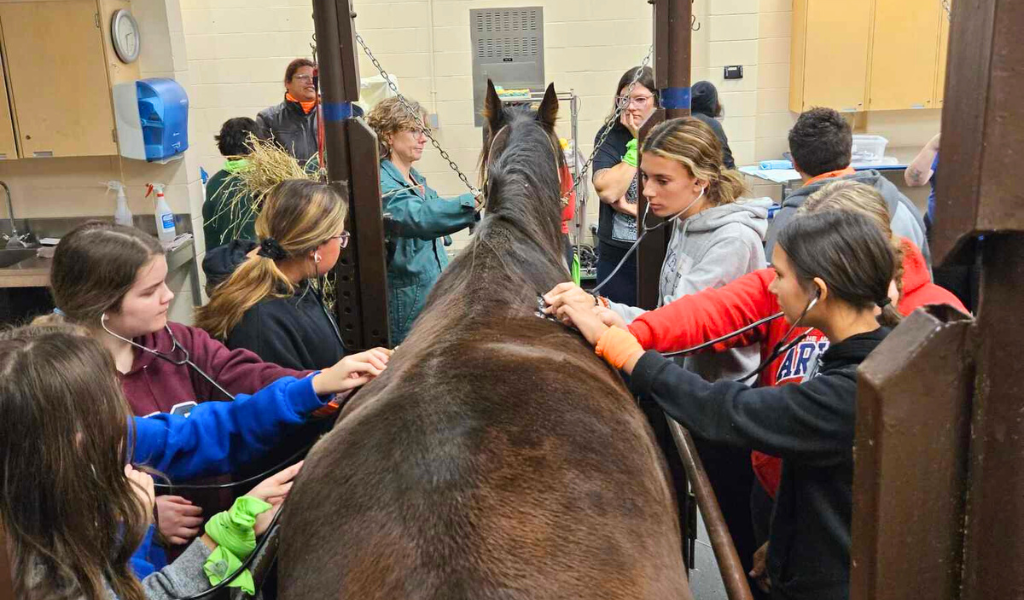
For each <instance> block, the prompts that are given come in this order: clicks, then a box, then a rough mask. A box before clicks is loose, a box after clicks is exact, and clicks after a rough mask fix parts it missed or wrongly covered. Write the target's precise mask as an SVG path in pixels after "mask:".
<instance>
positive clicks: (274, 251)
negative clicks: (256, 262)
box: [256, 238, 288, 260]
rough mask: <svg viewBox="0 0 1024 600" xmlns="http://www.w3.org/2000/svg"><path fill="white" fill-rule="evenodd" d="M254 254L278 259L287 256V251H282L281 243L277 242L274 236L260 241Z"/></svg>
mask: <svg viewBox="0 0 1024 600" xmlns="http://www.w3.org/2000/svg"><path fill="white" fill-rule="evenodd" d="M256 256H262V257H263V258H269V259H270V260H280V259H282V258H288V253H287V252H285V251H284V248H282V247H281V244H278V243H277V240H275V239H274V238H267V239H265V240H263V241H261V242H260V251H259V252H257V253H256Z"/></svg>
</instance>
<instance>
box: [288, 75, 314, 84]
mask: <svg viewBox="0 0 1024 600" xmlns="http://www.w3.org/2000/svg"><path fill="white" fill-rule="evenodd" d="M292 79H298V80H299V81H305V82H306V83H309V82H312V81H313V76H312V75H294V76H293V77H292Z"/></svg>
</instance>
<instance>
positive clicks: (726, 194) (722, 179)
mask: <svg viewBox="0 0 1024 600" xmlns="http://www.w3.org/2000/svg"><path fill="white" fill-rule="evenodd" d="M643 151H644V152H650V153H651V154H654V155H656V156H660V157H662V158H666V159H668V160H674V161H676V162H678V163H680V164H681V165H683V167H685V168H686V170H687V172H689V174H690V176H691V177H696V178H697V179H700V180H703V181H707V182H708V187H707V191H706V192H705V198H707V199H708V202H709V203H710V204H711V206H719V205H721V204H730V203H732V202H735V201H736V200H738V199H739V198H740V196H742V195H743V194H745V193H746V191H747V186H746V184H744V183H743V177H742V176H741V175H740V174H739V173H738V172H736V171H730V170H728V169H726V168H725V166H724V165H723V163H722V143H721V142H720V141H718V136H716V135H715V132H714V131H712V130H711V128H710V127H708V126H707V125H706V124H704V123H703V122H701V121H700V120H699V119H695V118H693V117H682V118H679V119H671V120H669V121H665V122H664V123H661V124H659V125H658V126H656V127H655V128H654V129H652V130H651V132H650V133H649V134H648V135H647V138H646V139H645V140H644V147H643Z"/></svg>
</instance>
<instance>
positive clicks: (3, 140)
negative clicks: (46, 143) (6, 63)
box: [0, 57, 18, 160]
mask: <svg viewBox="0 0 1024 600" xmlns="http://www.w3.org/2000/svg"><path fill="white" fill-rule="evenodd" d="M15 158H18V146H17V144H16V143H15V141H14V120H13V119H12V118H11V107H10V103H9V99H8V97H7V80H6V78H5V77H4V69H3V58H2V57H0V160H11V159H15Z"/></svg>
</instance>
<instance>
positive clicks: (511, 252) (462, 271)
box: [452, 218, 565, 312]
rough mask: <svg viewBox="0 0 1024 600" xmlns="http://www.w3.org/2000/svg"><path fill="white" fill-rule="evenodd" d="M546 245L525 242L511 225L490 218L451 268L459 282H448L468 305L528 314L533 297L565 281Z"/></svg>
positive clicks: (557, 257) (558, 257)
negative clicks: (458, 289) (507, 307)
mask: <svg viewBox="0 0 1024 600" xmlns="http://www.w3.org/2000/svg"><path fill="white" fill-rule="evenodd" d="M549 245H552V244H551V242H550V241H549V242H548V243H545V242H543V241H540V240H535V239H529V238H528V237H527V235H526V234H525V233H524V232H523V231H522V230H521V229H520V228H518V227H516V226H514V225H513V224H511V223H508V222H502V221H500V220H498V219H493V218H492V220H491V221H490V222H488V223H487V226H486V227H484V228H482V230H481V231H479V232H478V233H477V235H476V237H475V238H474V239H473V242H472V243H471V244H470V246H469V247H467V248H466V250H464V251H463V252H462V253H461V254H460V256H459V260H458V262H459V263H460V264H458V265H453V266H456V267H457V268H458V270H459V275H460V276H459V277H458V278H457V279H462V280H463V281H461V282H459V281H455V282H452V283H453V284H455V285H458V286H459V287H462V288H463V289H464V293H465V296H466V300H467V302H469V303H471V304H476V305H479V304H492V303H493V304H495V305H498V306H501V305H507V306H509V308H511V309H513V310H514V312H518V310H519V309H520V308H527V309H530V310H531V311H532V309H533V303H534V301H535V298H536V295H537V294H538V293H543V292H547V291H548V290H549V289H551V288H552V287H553V286H555V285H557V284H558V283H560V282H561V281H562V280H564V278H565V268H564V266H563V265H562V262H563V259H562V258H561V254H560V253H554V251H555V250H554V248H548V247H546V246H549ZM553 253H554V255H553ZM453 274H454V273H453Z"/></svg>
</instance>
